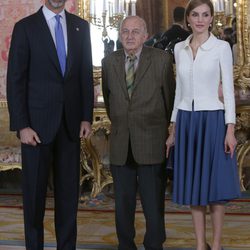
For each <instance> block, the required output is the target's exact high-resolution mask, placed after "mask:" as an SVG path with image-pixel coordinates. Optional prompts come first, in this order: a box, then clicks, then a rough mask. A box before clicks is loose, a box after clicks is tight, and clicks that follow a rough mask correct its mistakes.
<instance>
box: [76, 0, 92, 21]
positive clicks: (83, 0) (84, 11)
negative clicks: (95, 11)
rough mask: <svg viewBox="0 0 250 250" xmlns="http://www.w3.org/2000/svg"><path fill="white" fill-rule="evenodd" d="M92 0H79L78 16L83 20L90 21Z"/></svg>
mask: <svg viewBox="0 0 250 250" xmlns="http://www.w3.org/2000/svg"><path fill="white" fill-rule="evenodd" d="M90 1H91V0H77V3H78V4H77V9H78V11H77V14H78V16H80V17H81V18H83V19H85V20H87V21H89V8H90Z"/></svg>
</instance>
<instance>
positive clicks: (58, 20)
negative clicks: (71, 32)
mask: <svg viewBox="0 0 250 250" xmlns="http://www.w3.org/2000/svg"><path fill="white" fill-rule="evenodd" d="M60 17H61V16H60V15H58V14H57V15H55V19H56V21H57V22H58V23H60Z"/></svg>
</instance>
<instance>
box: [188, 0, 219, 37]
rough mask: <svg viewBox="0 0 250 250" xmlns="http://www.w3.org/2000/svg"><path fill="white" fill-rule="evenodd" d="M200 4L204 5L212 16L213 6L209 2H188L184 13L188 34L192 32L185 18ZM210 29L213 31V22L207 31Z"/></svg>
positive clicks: (195, 0)
mask: <svg viewBox="0 0 250 250" xmlns="http://www.w3.org/2000/svg"><path fill="white" fill-rule="evenodd" d="M202 4H206V5H207V6H208V7H209V9H210V12H211V16H212V17H213V16H214V6H213V3H212V2H211V1H210V0H190V1H189V2H188V4H187V7H186V11H185V25H186V27H187V29H188V30H189V31H190V32H192V29H191V28H190V27H189V26H188V21H187V17H188V16H189V14H190V12H191V11H192V10H193V9H195V8H196V7H198V6H200V5H202ZM212 29H213V22H212V23H211V27H209V31H211V30H212Z"/></svg>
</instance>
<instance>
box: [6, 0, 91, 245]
mask: <svg viewBox="0 0 250 250" xmlns="http://www.w3.org/2000/svg"><path fill="white" fill-rule="evenodd" d="M65 2H66V0H45V5H44V6H43V7H42V8H41V9H40V10H39V11H38V12H37V13H35V14H33V15H31V16H28V17H26V18H24V19H22V20H21V21H19V22H18V23H16V25H15V27H14V30H13V34H12V42H11V48H10V53H9V64H8V73H7V99H8V106H9V113H10V129H11V130H13V131H17V133H18V135H19V137H20V140H21V149H22V172H23V205H24V223H25V240H26V249H28V250H41V249H43V238H44V229H43V218H44V211H45V200H46V191H47V183H48V175H49V168H50V166H53V170H54V171H53V172H54V174H53V176H54V193H55V228H56V238H57V249H58V250H73V249H76V233H77V228H76V215H77V206H78V192H79V165H80V163H79V161H80V159H79V158H80V154H79V151H80V137H85V138H86V137H87V136H88V135H89V133H90V132H91V122H92V112H93V84H92V82H93V79H92V59H91V44H90V35H89V27H88V23H87V22H86V21H84V20H82V19H81V18H79V17H77V16H75V15H72V14H70V13H68V12H67V11H65V10H64V6H65Z"/></svg>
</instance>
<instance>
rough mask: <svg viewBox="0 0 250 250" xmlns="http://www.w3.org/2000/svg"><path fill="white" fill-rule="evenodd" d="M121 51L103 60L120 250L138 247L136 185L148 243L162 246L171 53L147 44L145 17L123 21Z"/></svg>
mask: <svg viewBox="0 0 250 250" xmlns="http://www.w3.org/2000/svg"><path fill="white" fill-rule="evenodd" d="M119 35H120V40H121V43H122V45H123V49H122V50H118V51H116V52H113V53H112V54H110V55H109V56H107V57H106V58H104V59H103V64H102V66H103V67H102V73H103V74H102V77H103V78H102V79H103V95H104V101H105V105H106V109H107V113H108V116H109V118H110V120H111V124H112V128H111V138H110V162H111V172H112V176H113V180H114V189H115V205H116V230H117V236H118V240H119V246H118V249H119V250H125V249H127V250H128V249H129V250H134V249H137V248H136V245H135V243H134V237H135V227H134V219H135V208H136V193H137V189H138V191H139V193H140V198H141V202H142V206H143V211H144V215H145V219H146V234H145V237H144V242H143V243H144V246H145V249H146V250H160V249H162V245H163V242H164V241H165V237H166V236H165V226H164V193H165V169H164V165H163V163H164V160H165V142H166V136H167V127H168V123H169V116H170V113H171V110H172V105H173V98H174V89H175V86H174V75H173V68H172V57H171V56H170V55H169V54H168V53H166V52H165V51H162V50H158V49H155V48H149V47H143V43H144V42H145V41H146V39H147V29H146V24H145V21H144V20H143V19H141V18H139V17H138V16H130V17H127V18H126V19H125V20H124V21H123V22H122V24H121V29H120V34H119Z"/></svg>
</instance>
